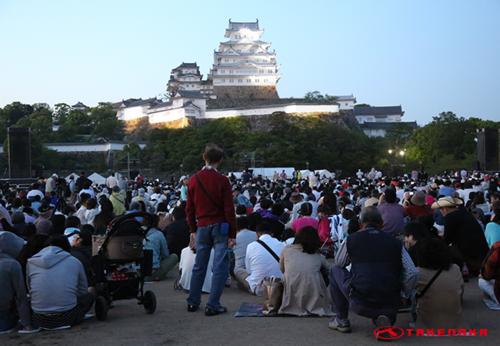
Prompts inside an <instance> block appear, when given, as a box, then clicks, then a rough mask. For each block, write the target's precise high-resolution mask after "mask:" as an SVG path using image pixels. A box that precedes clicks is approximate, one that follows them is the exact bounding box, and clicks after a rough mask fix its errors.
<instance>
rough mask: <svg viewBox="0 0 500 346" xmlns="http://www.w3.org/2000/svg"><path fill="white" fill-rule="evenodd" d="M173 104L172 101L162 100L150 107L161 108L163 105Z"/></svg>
mask: <svg viewBox="0 0 500 346" xmlns="http://www.w3.org/2000/svg"><path fill="white" fill-rule="evenodd" d="M171 105H172V101H168V102H160V103H157V104H155V105H152V106H151V107H149V108H161V107H168V106H171Z"/></svg>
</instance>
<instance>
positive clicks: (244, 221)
mask: <svg viewBox="0 0 500 346" xmlns="http://www.w3.org/2000/svg"><path fill="white" fill-rule="evenodd" d="M236 226H238V231H241V230H242V229H248V218H247V217H246V216H242V217H239V218H237V219H236Z"/></svg>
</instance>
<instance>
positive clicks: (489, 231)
mask: <svg viewBox="0 0 500 346" xmlns="http://www.w3.org/2000/svg"><path fill="white" fill-rule="evenodd" d="M484 236H485V237H486V241H487V242H488V246H489V247H490V248H491V247H492V246H493V244H495V243H496V242H497V241H500V225H499V224H498V223H496V222H490V223H488V224H487V225H486V230H485V231H484Z"/></svg>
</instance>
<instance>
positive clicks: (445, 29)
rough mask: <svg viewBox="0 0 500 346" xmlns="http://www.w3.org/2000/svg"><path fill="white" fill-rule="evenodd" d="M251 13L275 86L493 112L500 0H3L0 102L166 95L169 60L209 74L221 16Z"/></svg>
mask: <svg viewBox="0 0 500 346" xmlns="http://www.w3.org/2000/svg"><path fill="white" fill-rule="evenodd" d="M230 18H231V19H232V20H233V21H254V20H255V19H256V18H258V19H259V24H260V26H261V28H264V29H265V32H264V35H263V36H262V40H264V41H268V42H272V45H271V47H270V49H271V50H273V49H274V50H276V53H277V61H278V63H280V64H282V67H281V70H280V73H282V74H283V77H282V78H281V80H280V81H279V83H278V85H277V88H278V93H279V95H280V96H281V97H297V98H298V97H302V96H303V95H304V94H305V93H306V92H307V91H314V90H318V91H320V92H321V93H323V94H325V93H327V94H329V95H349V94H351V93H352V94H354V96H355V97H356V99H357V101H358V103H368V104H370V105H375V106H393V105H402V107H403V110H404V111H405V116H404V117H403V121H414V120H416V121H417V122H418V124H419V125H425V124H426V123H428V122H429V121H431V120H432V117H433V116H437V115H438V114H439V113H440V112H443V111H452V112H454V113H456V114H457V115H458V116H463V117H465V118H469V117H478V118H482V119H490V120H495V121H500V113H499V112H498V100H499V95H500V66H499V64H500V1H499V0H480V1H459V0H450V1H445V0H433V1H422V0H420V1H381V0H377V1H358V0H349V1H347V0H345V1H339V0H329V1H314V0H313V1H290V0H289V1H277V0H275V1H260V0H253V1H196V0H191V1H170V0H168V1H167V0H165V1H147V0H144V1H124V0H120V1H102V0H99V1H91V0H84V1H51V0H47V1H39V0H33V1H27V0H0V47H1V54H0V107H4V106H5V105H7V104H9V103H12V102H14V101H20V102H23V103H30V104H32V103H36V102H46V103H48V104H50V105H51V106H53V105H54V104H56V103H59V102H65V103H68V104H70V105H72V104H75V103H76V102H78V101H81V102H83V103H84V104H86V105H88V106H95V105H97V103H98V102H100V101H110V102H116V101H119V100H122V99H127V98H131V97H134V98H139V97H141V98H148V97H154V96H158V95H163V94H164V93H165V89H166V83H167V81H168V79H169V76H170V71H171V70H172V68H174V67H176V66H178V65H179V64H180V63H182V62H197V63H198V65H200V67H201V69H200V70H201V73H203V74H204V75H205V76H206V74H207V73H208V72H209V69H210V67H211V64H212V63H213V52H214V49H218V47H219V43H220V42H223V41H225V40H226V39H225V38H224V32H225V29H226V28H227V24H228V20H229V19H230Z"/></svg>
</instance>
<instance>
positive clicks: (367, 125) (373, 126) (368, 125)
mask: <svg viewBox="0 0 500 346" xmlns="http://www.w3.org/2000/svg"><path fill="white" fill-rule="evenodd" d="M397 124H405V125H408V126H410V127H411V128H412V129H414V130H415V129H417V128H418V125H417V122H416V121H408V122H381V123H377V122H364V123H363V124H361V125H360V126H361V128H362V129H367V130H388V129H391V128H393V127H394V126H395V125H397Z"/></svg>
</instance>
